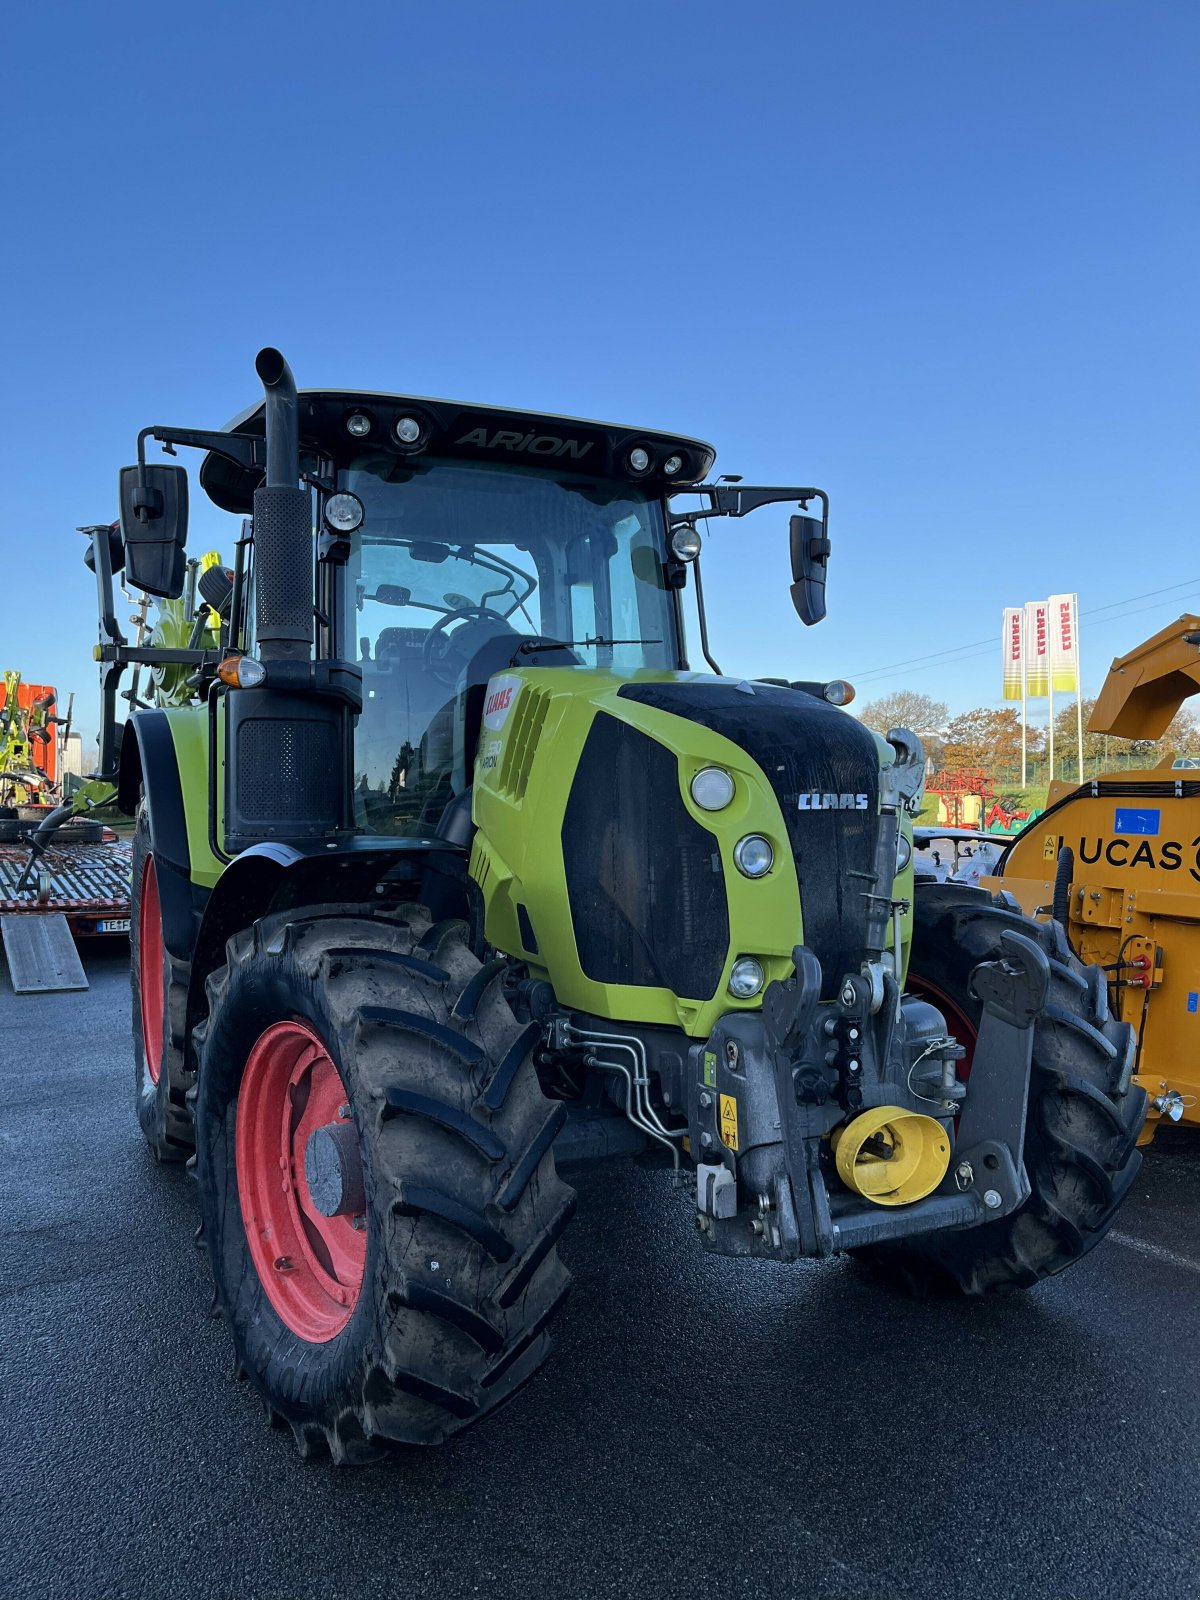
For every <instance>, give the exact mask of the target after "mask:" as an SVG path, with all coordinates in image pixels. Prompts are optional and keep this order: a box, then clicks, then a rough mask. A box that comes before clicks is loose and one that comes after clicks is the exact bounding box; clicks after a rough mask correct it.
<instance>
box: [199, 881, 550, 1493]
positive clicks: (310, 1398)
mask: <svg viewBox="0 0 1200 1600" xmlns="http://www.w3.org/2000/svg"><path fill="white" fill-rule="evenodd" d="M465 933H466V929H465V925H464V924H462V923H457V922H455V923H442V924H434V925H431V924H430V922H429V919H428V917H427V915H426V914H425V912H424V911H423V910H421V909H420V908H417V907H405V908H402V910H401V911H399V912H397V913H396V915H395V916H394V917H390V918H388V919H383V918H376V917H372V916H371V914H370V912H369V910H366V909H364V910H363V911H362V913H361V914H356V913H353V912H351V913H345V912H341V911H338V912H334V913H333V914H330V913H329V911H328V910H326V911H325V912H322V911H321V910H320V909H319V908H308V909H305V910H297V911H289V912H285V913H281V914H278V915H275V916H272V917H269V918H266V919H264V920H263V921H262V922H260V923H257V924H256V925H255V926H254V927H253V928H252V929H248V930H247V931H245V932H243V933H239V934H238V935H236V936H235V937H234V938H233V939H231V940H230V941H229V943H228V945H227V955H228V961H227V964H226V965H225V966H224V967H223V968H221V969H220V970H219V971H218V972H216V973H214V974H213V975H212V977H210V979H209V982H208V1002H209V1015H208V1018H207V1019H206V1021H205V1022H204V1023H202V1024H201V1026H200V1028H199V1029H198V1030H197V1048H198V1050H199V1052H200V1063H201V1064H200V1071H199V1075H198V1081H197V1088H196V1093H195V1096H194V1100H195V1110H196V1133H197V1160H196V1176H197V1178H198V1180H199V1184H200V1195H201V1209H202V1216H203V1231H204V1237H205V1241H206V1243H207V1245H208V1249H209V1252H210V1257H211V1261H212V1267H213V1273H214V1276H215V1279H216V1300H217V1304H218V1305H219V1306H220V1308H221V1311H222V1312H223V1314H224V1316H225V1319H226V1321H227V1322H228V1324H229V1328H230V1332H231V1334H232V1337H233V1342H234V1346H235V1351H236V1357H237V1362H238V1366H239V1369H243V1370H244V1371H245V1374H246V1376H247V1377H248V1378H249V1380H250V1383H251V1384H252V1385H253V1387H254V1388H255V1389H256V1390H257V1392H258V1394H259V1396H260V1397H261V1399H262V1401H263V1403H264V1405H265V1407H266V1410H267V1414H268V1417H270V1418H271V1420H273V1421H280V1422H286V1423H287V1424H288V1425H289V1426H290V1427H291V1430H292V1432H293V1434H294V1436H295V1439H296V1443H297V1446H298V1447H299V1449H300V1452H301V1454H302V1455H306V1456H307V1455H310V1454H313V1453H324V1452H325V1451H328V1452H329V1453H330V1454H332V1456H333V1458H334V1460H335V1461H337V1462H339V1463H349V1464H358V1463H361V1462H365V1461H369V1460H372V1459H374V1458H375V1457H377V1456H378V1455H379V1454H380V1451H381V1447H383V1446H386V1445H388V1444H390V1443H394V1442H400V1443H406V1444H436V1443H440V1442H441V1441H442V1440H444V1439H446V1438H448V1437H449V1436H450V1435H451V1434H453V1433H455V1432H457V1431H458V1430H459V1429H461V1428H463V1427H466V1426H468V1425H469V1424H470V1423H472V1422H475V1421H477V1420H478V1419H479V1418H481V1417H482V1416H484V1415H486V1414H487V1413H488V1412H490V1411H493V1410H495V1409H496V1407H498V1406H499V1405H500V1404H502V1403H503V1402H504V1401H506V1400H508V1399H509V1398H510V1397H511V1396H512V1395H513V1394H514V1393H515V1392H516V1390H517V1389H518V1388H519V1387H520V1386H521V1385H522V1384H523V1383H524V1382H525V1380H526V1379H527V1378H529V1377H530V1376H531V1375H532V1374H533V1372H534V1371H535V1370H536V1369H537V1368H538V1367H539V1366H540V1365H541V1363H542V1362H543V1361H544V1360H545V1358H546V1355H547V1354H548V1352H549V1344H550V1342H549V1336H548V1334H547V1332H546V1326H547V1323H548V1322H549V1320H550V1318H551V1317H552V1315H553V1314H554V1312H555V1311H556V1310H557V1308H558V1306H559V1304H560V1303H561V1301H562V1299H563V1296H564V1295H565V1293H566V1290H567V1286H568V1282H569V1278H568V1274H567V1272H566V1269H565V1267H564V1266H563V1265H562V1263H561V1262H560V1260H559V1258H558V1255H557V1252H556V1249H555V1245H556V1242H557V1240H558V1238H559V1236H560V1234H561V1233H562V1231H563V1229H564V1228H565V1227H566V1224H567V1222H568V1221H569V1219H570V1216H571V1214H572V1212H573V1210H574V1204H575V1199H574V1194H573V1192H572V1191H571V1190H570V1189H569V1188H568V1187H567V1186H566V1185H565V1184H564V1183H563V1182H562V1181H561V1180H560V1179H559V1178H558V1176H557V1174H556V1172H555V1168H554V1156H553V1153H552V1150H551V1145H552V1143H553V1140H554V1137H555V1135H556V1133H557V1132H558V1129H559V1127H560V1126H561V1122H562V1118H563V1114H564V1113H563V1108H562V1107H561V1106H560V1105H556V1104H554V1103H553V1102H550V1101H547V1100H546V1098H545V1097H544V1095H543V1094H542V1091H541V1088H540V1085H539V1083H538V1080H537V1075H536V1073H535V1071H534V1067H533V1064H532V1060H531V1052H532V1050H533V1048H534V1046H535V1044H536V1042H537V1040H536V1032H537V1030H536V1029H533V1028H522V1027H521V1025H520V1024H519V1023H518V1022H517V1021H516V1019H515V1018H514V1017H513V1014H512V1012H511V1011H510V1009H509V1007H508V1004H507V1002H506V1001H505V999H504V996H503V994H502V992H501V988H500V983H499V981H498V976H497V974H496V973H495V972H493V971H491V970H489V969H484V968H481V967H480V964H479V962H478V961H476V959H475V958H474V956H473V955H472V954H471V953H470V951H469V949H468V948H467V945H466V940H465ZM281 1021H289V1022H290V1023H292V1024H299V1025H300V1026H301V1027H302V1028H303V1029H304V1030H307V1031H308V1033H310V1034H311V1036H313V1037H314V1038H315V1039H316V1040H317V1041H319V1045H318V1048H319V1049H320V1050H321V1051H323V1052H324V1055H325V1058H326V1059H327V1061H328V1063H329V1068H328V1069H326V1068H324V1067H322V1068H321V1069H320V1070H322V1071H325V1072H326V1076H328V1071H329V1070H333V1071H335V1072H336V1075H337V1077H340V1080H341V1085H342V1086H343V1087H344V1091H345V1095H346V1102H345V1107H344V1109H341V1110H340V1114H341V1115H342V1116H345V1115H346V1111H348V1112H349V1113H350V1116H349V1118H348V1119H347V1120H348V1121H351V1122H352V1126H353V1128H354V1130H355V1133H356V1135H357V1154H358V1157H359V1160H360V1161H361V1171H362V1189H361V1191H360V1193H359V1198H358V1199H356V1200H355V1202H354V1204H355V1205H359V1204H361V1206H362V1210H361V1212H360V1213H358V1224H359V1225H358V1241H359V1243H358V1246H357V1248H358V1251H359V1254H358V1256H357V1257H355V1255H354V1251H355V1239H354V1238H353V1237H352V1235H351V1233H350V1232H349V1231H347V1230H349V1229H350V1228H352V1227H353V1226H354V1221H355V1219H354V1217H353V1216H349V1215H348V1216H346V1217H334V1218H332V1219H330V1218H328V1217H327V1216H325V1215H324V1214H323V1215H322V1216H320V1217H318V1216H316V1215H315V1214H314V1209H313V1207H314V1202H313V1200H312V1190H311V1189H309V1188H308V1187H307V1181H308V1180H307V1178H306V1177H305V1174H304V1170H303V1166H304V1163H303V1153H304V1150H306V1149H307V1148H308V1146H307V1143H306V1141H307V1139H308V1138H310V1137H311V1133H310V1132H309V1131H308V1130H307V1123H305V1122H304V1117H305V1113H306V1111H307V1107H308V1105H309V1103H310V1100H311V1099H312V1097H313V1096H315V1094H316V1093H317V1090H316V1089H315V1088H310V1087H309V1084H310V1082H311V1083H315V1082H316V1071H317V1069H316V1068H313V1069H312V1071H311V1073H310V1076H309V1078H303V1077H302V1078H301V1080H300V1081H299V1082H297V1081H296V1073H295V1071H293V1074H292V1079H291V1081H290V1084H289V1090H288V1094H289V1099H288V1100H287V1102H286V1103H285V1102H282V1101H281V1102H280V1104H281V1106H282V1113H281V1115H280V1116H275V1115H274V1114H273V1113H272V1111H271V1107H270V1105H269V1104H268V1102H267V1101H266V1100H264V1098H263V1095H262V1093H260V1092H259V1088H258V1085H259V1080H260V1077H261V1072H260V1068H259V1065H257V1064H256V1063H258V1062H260V1061H261V1052H262V1049H263V1046H262V1040H263V1038H264V1035H265V1034H268V1033H271V1032H272V1025H276V1029H275V1031H276V1032H277V1033H278V1024H279V1023H280V1022H281ZM256 1052H257V1054H256ZM248 1063H249V1066H248ZM330 1081H331V1082H332V1081H333V1080H330ZM330 1103H332V1102H330ZM243 1105H244V1106H245V1107H246V1108H247V1109H248V1111H255V1110H256V1111H257V1114H256V1116H255V1123H254V1125H253V1126H252V1127H251V1128H249V1129H246V1128H244V1129H243V1131H242V1135H241V1137H240V1138H239V1133H238V1117H239V1114H240V1108H241V1107H242V1106H243ZM293 1108H296V1109H293ZM322 1126H323V1127H326V1126H328V1125H327V1124H324V1123H322ZM264 1128H265V1129H267V1130H270V1129H272V1128H274V1129H278V1130H279V1132H278V1133H277V1134H268V1135H264V1133H263V1132H262V1130H263V1129H264ZM270 1137H274V1138H277V1139H278V1140H279V1141H280V1146H279V1151H278V1152H274V1151H272V1150H271V1149H270V1148H268V1149H267V1150H266V1154H265V1157H264V1156H262V1155H261V1154H260V1155H255V1154H253V1153H252V1147H253V1146H255V1145H260V1146H261V1145H262V1143H263V1140H264V1138H265V1139H266V1141H267V1144H268V1145H269V1139H270ZM273 1160H274V1162H275V1165H274V1166H273V1165H272V1161H273ZM239 1162H240V1163H241V1166H240V1168H239ZM260 1168H261V1170H260ZM272 1175H273V1176H272ZM275 1179H278V1180H280V1182H281V1185H282V1184H284V1183H290V1184H291V1185H292V1190H291V1194H292V1196H294V1201H295V1207H294V1209H293V1211H292V1212H291V1213H289V1215H290V1216H291V1218H292V1221H293V1222H294V1223H295V1224H296V1228H295V1231H294V1232H292V1233H291V1234H287V1233H286V1230H287V1228H288V1227H290V1226H291V1224H289V1223H288V1222H287V1219H286V1218H284V1219H283V1228H284V1234H286V1237H287V1238H288V1239H289V1240H290V1241H292V1242H290V1243H289V1244H288V1245H287V1248H288V1249H289V1250H292V1251H293V1253H294V1254H296V1256H297V1259H296V1260H293V1259H292V1258H291V1256H284V1257H282V1258H279V1257H276V1258H275V1260H274V1262H272V1259H271V1258H272V1253H273V1251H274V1250H275V1249H277V1248H282V1247H281V1246H280V1245H279V1244H278V1240H279V1238H280V1237H282V1236H284V1234H281V1233H280V1232H279V1231H278V1230H275V1231H272V1229H271V1228H270V1227H264V1214H263V1211H262V1209H261V1208H258V1209H256V1206H257V1201H256V1199H255V1196H256V1195H257V1194H259V1193H263V1192H265V1193H266V1194H267V1196H268V1202H267V1203H268V1205H270V1204H274V1203H275V1202H274V1200H273V1194H274V1191H273V1190H272V1189H271V1187H270V1184H271V1182H273V1181H274V1180H275ZM264 1182H265V1183H266V1184H267V1189H266V1190H265V1191H264V1190H263V1189H262V1185H263V1183H264ZM302 1185H303V1187H301V1186H302ZM256 1186H257V1187H256ZM288 1203H289V1204H290V1203H291V1202H290V1200H289V1202H288ZM280 1215H281V1213H280V1212H279V1211H278V1209H277V1210H276V1217H277V1218H278V1217H279V1216H280ZM330 1224H334V1225H335V1226H332V1227H331V1226H330ZM297 1245H298V1246H299V1249H298V1250H297V1249H296V1246H297ZM307 1246H312V1250H311V1252H310V1250H309V1249H308V1248H307ZM300 1255H302V1256H303V1258H304V1259H303V1261H301V1260H300V1259H299V1256H300ZM280 1259H283V1260H285V1261H286V1262H287V1265H286V1267H284V1268H283V1269H279V1270H281V1271H282V1272H283V1273H284V1275H285V1277H286V1279H287V1281H286V1283H283V1282H277V1281H275V1280H274V1278H273V1277H272V1272H273V1270H275V1269H278V1262H279V1260H280ZM347 1261H348V1262H349V1263H350V1266H349V1268H348V1269H346V1270H343V1267H342V1266H341V1265H340V1264H341V1263H345V1262H347ZM256 1262H257V1264H256ZM314 1262H315V1263H316V1268H317V1273H316V1277H315V1278H313V1277H312V1276H311V1269H312V1266H313V1263H314ZM301 1272H309V1273H310V1277H309V1278H303V1277H299V1276H297V1274H298V1273H301ZM322 1273H323V1274H324V1278H323V1279H322V1277H321V1274H322ZM322 1291H324V1292H326V1293H328V1294H331V1295H332V1296H333V1297H334V1298H335V1300H336V1302H337V1303H338V1304H342V1305H344V1306H345V1307H346V1308H347V1314H346V1315H343V1316H339V1315H338V1314H337V1313H336V1311H335V1313H334V1315H333V1316H332V1317H330V1318H327V1319H326V1321H325V1323H324V1324H323V1325H321V1324H320V1323H319V1322H314V1321H313V1319H312V1318H311V1317H310V1316H309V1315H308V1313H307V1312H306V1311H305V1310H304V1309H303V1306H302V1308H301V1311H300V1313H299V1314H298V1313H297V1311H296V1309H295V1308H296V1304H297V1295H299V1296H300V1299H301V1301H303V1300H304V1296H308V1297H309V1298H308V1301H307V1304H308V1306H309V1307H310V1308H311V1307H312V1306H313V1305H316V1306H318V1308H319V1307H320V1305H321V1304H323V1303H324V1302H322V1300H321V1292H322ZM314 1296H315V1298H314ZM289 1297H290V1298H289Z"/></svg>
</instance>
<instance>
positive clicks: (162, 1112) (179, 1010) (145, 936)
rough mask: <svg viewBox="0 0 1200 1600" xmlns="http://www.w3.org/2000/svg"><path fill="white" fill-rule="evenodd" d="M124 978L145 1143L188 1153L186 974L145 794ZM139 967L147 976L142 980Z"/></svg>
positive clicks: (160, 1150)
mask: <svg viewBox="0 0 1200 1600" xmlns="http://www.w3.org/2000/svg"><path fill="white" fill-rule="evenodd" d="M130 907H131V913H132V914H131V916H130V923H129V980H130V996H131V1001H132V1012H133V1070H134V1104H135V1106H136V1109H137V1119H138V1123H139V1125H140V1127H141V1130H142V1133H143V1135H144V1136H145V1140H146V1143H147V1144H148V1145H149V1146H150V1148H151V1150H153V1151H154V1154H155V1155H156V1156H157V1157H158V1159H159V1160H160V1161H186V1160H187V1158H188V1157H189V1156H190V1155H191V1153H192V1144H193V1139H192V1119H191V1113H190V1112H189V1110H188V1107H187V1098H186V1097H187V1091H188V1090H189V1088H190V1087H191V1084H192V1077H193V1075H192V1074H191V1073H189V1072H188V1071H187V1070H186V1053H187V1052H186V1046H185V1042H184V1027H185V1016H186V1012H187V982H186V974H184V975H182V976H181V974H180V972H179V971H177V970H176V966H175V963H173V962H172V960H171V956H170V953H169V952H168V950H167V948H166V945H165V944H164V942H163V933H162V909H161V906H160V904H159V897H158V871H157V867H156V865H155V859H154V847H153V841H152V838H151V831H150V819H149V817H148V815H147V813H146V804H145V801H143V802H142V803H141V805H139V807H138V811H137V823H136V826H135V828H134V834H133V871H132V880H131V885H130ZM143 975H144V978H145V983H144V984H143Z"/></svg>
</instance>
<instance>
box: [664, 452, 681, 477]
mask: <svg viewBox="0 0 1200 1600" xmlns="http://www.w3.org/2000/svg"><path fill="white" fill-rule="evenodd" d="M682 466H683V457H682V456H668V457H667V459H666V460H665V461H664V462H663V471H664V472H665V473H666V475H667V477H668V478H673V477H674V476H675V474H676V473H677V472H678V471H679V469H680V467H682Z"/></svg>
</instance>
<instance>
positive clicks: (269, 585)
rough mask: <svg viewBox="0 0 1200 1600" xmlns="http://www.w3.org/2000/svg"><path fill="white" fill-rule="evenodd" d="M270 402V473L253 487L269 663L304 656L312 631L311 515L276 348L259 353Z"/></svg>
mask: <svg viewBox="0 0 1200 1600" xmlns="http://www.w3.org/2000/svg"><path fill="white" fill-rule="evenodd" d="M254 367H255V371H256V372H257V373H258V376H259V377H260V379H261V380H262V386H263V393H264V397H265V404H266V424H265V425H266V443H267V476H266V482H265V483H264V484H263V485H262V487H261V488H259V489H256V490H255V491H254V600H255V617H256V629H255V631H256V634H257V643H258V655H259V658H260V659H261V660H262V661H263V662H264V663H269V662H272V661H307V660H308V659H309V657H310V656H311V654H312V637H313V555H312V514H311V509H310V500H309V495H308V491H307V490H306V489H301V488H299V487H298V480H299V477H300V424H299V414H298V408H297V402H296V380H295V379H294V378H293V377H292V369H291V368H290V367H289V366H288V364H287V362H286V361H285V360H284V359H283V357H282V355H280V353H279V351H278V350H273V349H272V348H271V347H270V346H268V347H267V348H266V349H264V350H260V351H259V352H258V356H257V357H256V359H255V362H254Z"/></svg>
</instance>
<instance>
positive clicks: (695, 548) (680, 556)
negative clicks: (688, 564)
mask: <svg viewBox="0 0 1200 1600" xmlns="http://www.w3.org/2000/svg"><path fill="white" fill-rule="evenodd" d="M671 550H672V552H673V553H674V555H675V558H676V560H678V561H695V559H696V557H697V556H698V555H699V554H700V535H699V534H698V533H697V532H696V530H695V528H693V527H692V526H691V524H690V523H687V522H685V523H684V524H683V526H682V527H681V528H676V529H675V532H674V533H673V534H672V535H671Z"/></svg>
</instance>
